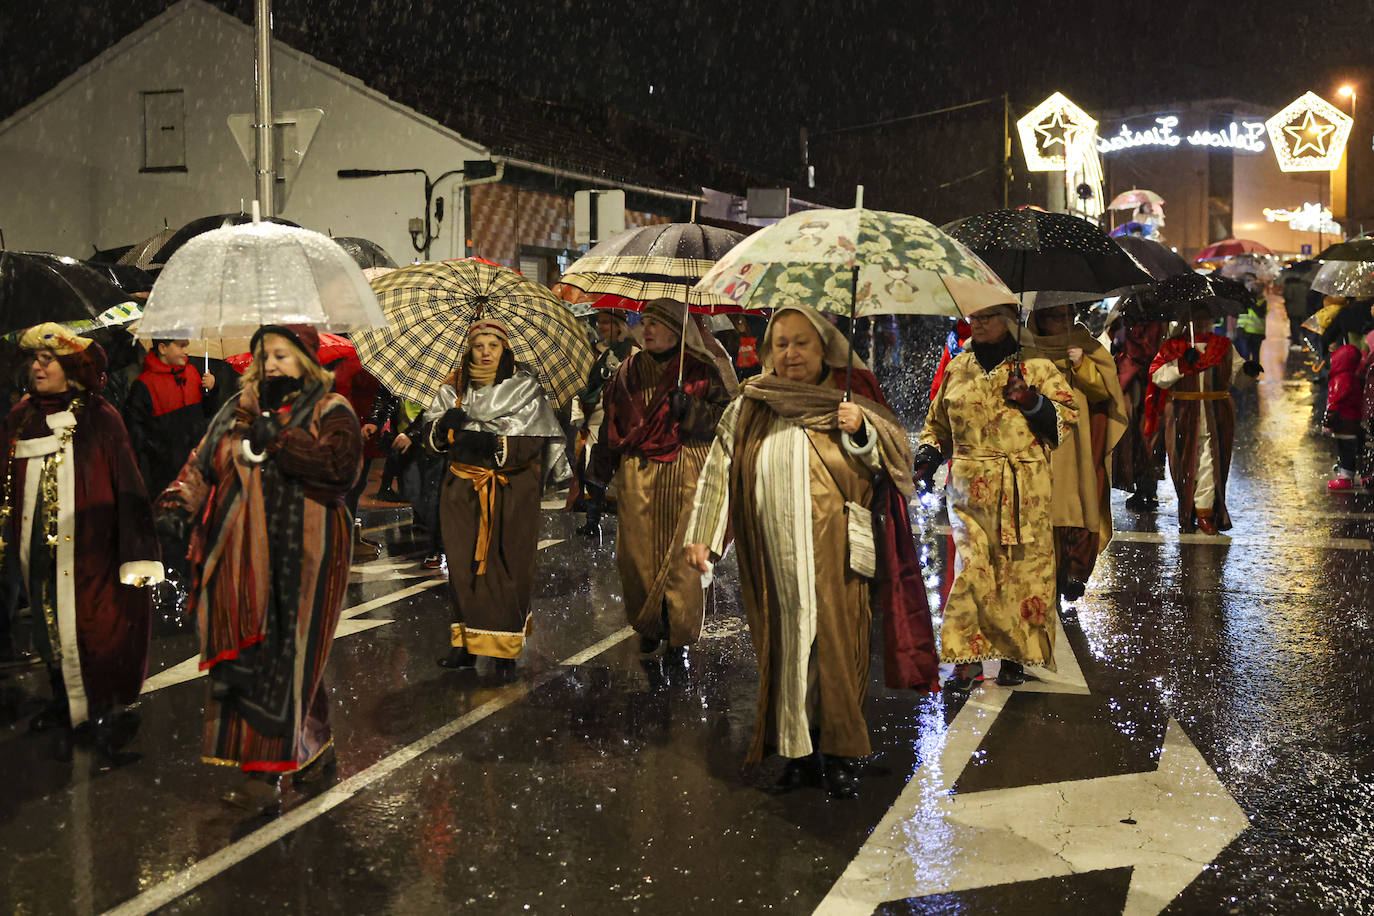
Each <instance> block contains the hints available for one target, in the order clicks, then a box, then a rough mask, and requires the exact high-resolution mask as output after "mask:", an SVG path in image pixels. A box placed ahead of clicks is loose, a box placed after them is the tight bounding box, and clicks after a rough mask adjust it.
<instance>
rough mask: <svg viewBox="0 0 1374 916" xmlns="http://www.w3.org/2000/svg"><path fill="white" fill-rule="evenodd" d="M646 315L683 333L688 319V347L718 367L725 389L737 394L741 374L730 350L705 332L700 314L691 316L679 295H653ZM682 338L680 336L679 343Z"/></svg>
mask: <svg viewBox="0 0 1374 916" xmlns="http://www.w3.org/2000/svg"><path fill="white" fill-rule="evenodd" d="M643 315H644V317H646V318H653V319H654V320H655V321H657V322H658V323H659V324H662V325H665V326H667V327H670V328H672V329H673V330H675V331H677V332H678V334H679V335H680V334H681V333H682V326H683V323H684V321H685V322H686V325H687V338H686V345H687V349H688V350H690V351H691V352H692V353H693V354H694V355H695V356H697V357H699V358H700V359H702V360H703V361H705V362H707V363H710V364H711V365H713V366H715V367H716V371H717V372H718V373H719V374H720V380H721V381H722V382H724V383H725V390H726V391H727V392H729V394H730V396H731V397H734V395H735V390H736V388H737V387H738V386H739V378H738V377H737V376H736V375H735V366H734V364H733V363H732V362H731V360H730V354H729V353H727V352H725V348H724V347H722V346H721V345H720V341H718V340H716V338H715V337H714V336H713V335H711V334H703V333H702V330H701V324H700V321H699V316H696V315H692V316H690V319H691V320H687V319H688V317H689V316H688V314H687V305H686V303H683V302H678V301H677V300H676V299H650V300H649V301H648V302H646V303H644V311H643ZM634 330H639V331H641V333H642V328H641V326H639V325H636V326H635V328H634ZM681 342H682V341H681V340H679V343H681ZM639 344H640V345H641V346H643V344H644V340H643V337H642V336H641V337H640V338H639Z"/></svg>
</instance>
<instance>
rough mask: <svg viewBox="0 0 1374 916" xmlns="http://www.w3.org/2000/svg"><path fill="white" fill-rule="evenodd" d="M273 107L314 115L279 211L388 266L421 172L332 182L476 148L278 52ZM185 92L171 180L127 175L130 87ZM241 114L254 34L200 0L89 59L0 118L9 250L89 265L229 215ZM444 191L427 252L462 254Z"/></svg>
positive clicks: (139, 160)
mask: <svg viewBox="0 0 1374 916" xmlns="http://www.w3.org/2000/svg"><path fill="white" fill-rule="evenodd" d="M273 65H274V67H273V69H274V87H273V88H274V100H273V101H274V107H275V109H276V110H277V112H278V113H280V112H282V111H287V110H291V109H298V108H322V109H324V112H325V115H324V120H323V122H322V123H321V124H320V128H319V131H318V132H317V133H316V135H315V138H314V140H313V142H312V144H311V146H310V149H309V152H308V153H307V155H306V158H305V161H304V164H303V165H302V166H301V169H300V171H299V172H298V173H297V175H296V179H295V182H294V187H292V188H291V189H290V192H289V196H288V198H287V201H286V204H285V206H279V207H278V211H279V214H280V215H281V216H283V217H285V218H287V219H291V220H294V221H295V222H297V223H300V224H301V225H303V226H306V227H308V228H311V229H316V230H318V231H321V232H332V234H334V235H336V236H344V235H355V236H362V237H365V238H370V239H372V240H373V241H375V242H378V243H379V244H381V245H382V246H383V247H384V248H385V249H386V250H387V251H388V252H390V253H391V255H392V256H393V257H394V258H395V259H396V260H397V261H398V262H399V263H406V262H407V261H410V260H413V259H414V258H416V257H417V255H416V253H415V251H414V249H413V248H412V246H411V242H410V235H409V233H408V231H407V222H408V220H409V219H410V218H411V217H422V216H423V215H424V206H423V203H424V186H423V179H422V177H421V176H419V175H397V176H390V177H383V178H372V179H361V180H343V179H340V178H338V177H337V175H336V174H335V173H336V172H337V170H339V169H346V168H421V169H425V170H427V171H428V172H429V174H430V175H431V176H432V177H437V176H438V175H439V174H440V173H442V172H445V171H447V170H449V169H453V168H461V167H462V164H463V160H465V159H482V158H486V157H487V156H486V153H485V151H483V150H482V149H480V148H479V147H477V146H476V145H475V144H471V143H468V142H466V141H464V140H462V138H460V137H459V136H458V135H457V134H455V133H453V132H452V131H449V130H447V129H445V128H443V127H441V126H440V125H438V124H436V123H435V122H433V121H429V120H428V119H425V118H423V117H421V116H420V115H417V114H416V113H414V112H413V111H411V110H409V109H406V108H404V107H403V106H400V105H397V104H395V103H393V102H390V101H389V100H387V99H385V98H384V97H382V96H380V95H379V94H377V93H373V92H371V91H370V90H367V89H366V88H365V87H363V86H362V85H361V84H360V83H358V82H356V81H355V80H352V79H351V78H350V77H347V76H345V75H344V74H341V73H339V72H338V71H336V70H334V69H333V68H330V67H326V66H324V65H322V64H320V63H319V62H317V61H314V60H313V59H311V58H309V57H307V56H306V55H303V54H300V53H298V52H296V51H294V50H292V49H290V48H287V47H285V46H284V45H282V44H280V43H277V44H276V45H275V47H274V55H273ZM169 89H180V90H183V91H184V92H185V112H186V121H185V140H186V168H187V171H186V172H184V173H179V172H162V173H141V172H140V171H139V170H140V168H141V167H142V165H143V111H142V97H141V95H140V93H142V92H148V91H156V90H169ZM252 110H253V35H252V29H251V28H250V27H248V26H247V25H245V24H243V23H241V22H239V21H238V20H237V19H234V18H232V17H230V16H228V15H227V14H224V13H222V12H220V11H219V10H216V9H214V8H213V7H210V6H209V5H208V4H205V3H202V2H200V0H183V2H182V3H181V4H178V5H177V6H175V7H173V8H171V9H170V10H169V11H168V12H167V13H164V14H163V15H162V16H161V17H159V18H158V19H156V20H154V21H153V22H151V23H149V24H148V25H147V26H145V27H144V28H143V29H140V30H139V32H136V33H135V34H134V35H132V36H130V37H129V38H128V39H125V41H123V42H121V43H120V44H119V45H117V46H115V48H113V49H111V50H110V51H109V52H107V53H106V54H105V55H102V57H101V58H98V59H97V60H96V61H95V62H93V64H92V65H89V66H88V67H87V68H83V70H82V71H81V72H79V73H78V74H76V76H75V77H74V78H73V79H71V80H68V81H67V82H66V83H64V84H63V85H62V86H59V87H58V88H57V89H56V90H54V91H53V92H52V93H49V94H48V95H47V96H45V97H44V98H43V99H40V100H39V101H38V102H37V103H35V104H34V105H33V106H30V107H29V108H27V109H25V110H24V111H22V112H20V113H18V114H17V115H15V116H14V117H13V118H11V119H10V120H9V121H7V122H5V123H4V124H0V174H2V175H4V176H5V181H4V182H3V184H0V230H3V231H4V233H5V243H6V246H7V247H8V248H10V249H20V250H44V251H55V252H58V253H62V254H70V255H73V256H76V257H85V256H88V255H89V254H90V252H91V247H92V246H93V245H94V246H97V247H100V248H110V247H114V246H117V245H123V244H131V243H134V242H137V241H139V240H141V239H143V238H146V237H147V236H149V235H152V234H153V233H154V232H156V231H157V230H158V229H160V228H161V227H162V226H163V223H164V220H165V221H166V224H167V225H170V226H172V227H177V226H180V225H182V224H184V223H186V222H188V221H190V220H192V219H194V218H196V217H200V216H205V215H209V214H214V213H224V212H237V211H238V210H239V208H240V206H241V205H244V204H246V203H247V202H248V201H251V199H252V197H253V194H254V186H253V171H252V168H251V167H250V166H249V165H248V163H247V162H246V161H245V159H244V157H243V155H242V153H241V152H240V150H239V147H238V144H237V143H236V142H235V141H234V138H233V136H232V135H231V134H230V132H229V128H228V126H227V124H226V119H227V117H228V116H229V115H230V114H234V113H248V112H251V111H252ZM457 180H458V178H457V177H455V178H451V179H448V180H446V181H445V182H444V183H443V185H441V186H440V187H439V188H438V189H436V196H438V195H439V194H443V195H444V196H446V197H448V198H449V201H448V204H449V206H448V207H447V210H446V213H445V220H444V223H443V225H442V227H441V229H440V234H439V237H438V238H437V239H436V241H435V242H434V245H433V247H432V249H431V257H432V258H435V259H439V258H447V257H460V256H462V254H463V248H462V242H463V239H462V238H461V234H462V225H463V222H462V213H461V212H456V211H455V209H454V208H453V206H452V203H453V200H454V199H455V195H454V194H453V193H452V191H453V187H454V185H455V183H456V182H457Z"/></svg>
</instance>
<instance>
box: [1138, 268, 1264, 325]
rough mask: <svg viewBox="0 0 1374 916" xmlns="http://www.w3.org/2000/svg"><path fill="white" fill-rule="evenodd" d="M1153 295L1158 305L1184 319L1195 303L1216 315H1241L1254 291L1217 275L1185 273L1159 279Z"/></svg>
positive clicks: (1252, 304)
mask: <svg viewBox="0 0 1374 916" xmlns="http://www.w3.org/2000/svg"><path fill="white" fill-rule="evenodd" d="M1155 294H1156V302H1157V304H1158V306H1159V308H1160V309H1161V310H1162V311H1164V312H1165V313H1166V314H1169V315H1172V316H1173V317H1174V318H1177V319H1178V320H1180V321H1186V320H1187V318H1188V315H1189V313H1190V312H1191V311H1192V310H1193V308H1195V307H1197V306H1203V307H1204V308H1206V309H1207V310H1208V311H1209V312H1211V313H1212V315H1213V316H1215V317H1217V318H1220V317H1222V316H1225V315H1240V314H1243V313H1244V312H1246V311H1247V310H1249V309H1252V308H1254V307H1255V304H1256V299H1255V295H1254V293H1252V292H1250V290H1249V289H1247V288H1246V286H1245V284H1244V283H1241V282H1239V281H1237V280H1232V279H1230V278H1228V277H1222V276H1219V275H1217V274H1210V275H1207V276H1203V275H1202V274H1195V273H1187V274H1179V275H1178V276H1176V277H1169V278H1168V279H1166V280H1162V281H1160V283H1159V285H1158V286H1157V287H1156V288H1155Z"/></svg>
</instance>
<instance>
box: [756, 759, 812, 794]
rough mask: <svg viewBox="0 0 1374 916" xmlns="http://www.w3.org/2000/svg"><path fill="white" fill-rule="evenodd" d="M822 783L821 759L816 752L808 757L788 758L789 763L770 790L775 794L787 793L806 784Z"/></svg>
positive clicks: (785, 765) (784, 766)
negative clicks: (817, 757) (818, 758)
mask: <svg viewBox="0 0 1374 916" xmlns="http://www.w3.org/2000/svg"><path fill="white" fill-rule="evenodd" d="M820 784H821V765H820V761H819V760H817V759H816V755H815V754H809V755H807V756H806V757H790V758H788V760H787V763H786V764H784V765H783V768H782V773H780V774H779V775H778V778H777V780H776V781H775V782H774V783H773V785H771V786H769V787H768V791H769V792H770V793H772V794H773V795H786V794H787V793H788V792H792V791H795V790H796V789H800V788H803V787H805V786H818V785H820Z"/></svg>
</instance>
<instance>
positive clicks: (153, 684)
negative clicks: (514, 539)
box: [142, 538, 564, 693]
mask: <svg viewBox="0 0 1374 916" xmlns="http://www.w3.org/2000/svg"><path fill="white" fill-rule="evenodd" d="M563 541H564V539H563V538H555V539H552V540H545V541H540V542H539V549H540V550H543V549H545V548H546V547H552V546H553V545H555V544H561V543H563ZM374 563H381V564H383V565H393V564H391V563H389V561H387V560H376V561H373V563H366V564H362V567H369V568H371V567H372V566H373V564H374ZM362 567H357V566H355V567H354V568H353V571H354V573H355V574H356V573H357V571H358V569H359V568H362ZM424 572H425V575H431V574H432V575H433V578H430V579H427V580H426V581H424V582H420V583H417V584H416V585H410V586H407V587H405V588H402V589H397V590H396V591H394V592H388V593H387V594H385V595H381V596H379V597H377V598H373V599H372V600H370V601H364V602H362V603H361V604H355V605H353V606H352V607H348V608H344V610H343V613H342V614H341V615H340V617H339V625H338V627H336V628H335V630H334V638H335V639H338V638H339V637H340V636H352V635H353V634H354V633H361V632H362V631H363V630H370V629H372V628H374V627H380V626H382V625H383V624H388V623H395V621H394V620H365V621H360V620H354V618H356V617H360V616H362V615H363V614H366V613H368V612H370V611H375V610H377V609H378V608H383V607H386V606H388V605H390V604H394V603H396V602H397V601H404V600H406V599H407V598H413V597H415V596H416V595H418V594H420V593H422V592H425V591H428V590H429V589H431V588H437V587H438V586H440V585H447V584H448V576H447V575H444V574H443V573H442V572H440V571H435V570H425V571H424ZM390 578H402V577H400V576H397V575H396V574H395V573H394V572H393V573H391V575H390ZM204 675H205V672H204V671H201V670H200V656H199V655H193V656H191V657H190V658H188V659H186V660H185V661H184V662H179V663H177V664H175V665H173V666H171V667H170V668H164V669H162V670H161V671H159V672H158V673H157V674H154V675H152V676H150V677H149V678H148V679H147V680H146V681H144V682H143V691H142V692H143V693H152V692H153V691H154V690H162V689H163V688H165V687H174V686H176V685H177V684H184V683H186V682H187V681H194V680H195V679H196V678H198V677H203V676H204Z"/></svg>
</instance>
